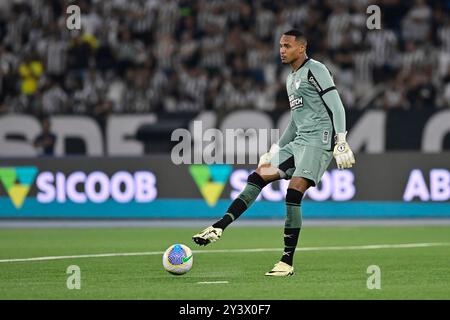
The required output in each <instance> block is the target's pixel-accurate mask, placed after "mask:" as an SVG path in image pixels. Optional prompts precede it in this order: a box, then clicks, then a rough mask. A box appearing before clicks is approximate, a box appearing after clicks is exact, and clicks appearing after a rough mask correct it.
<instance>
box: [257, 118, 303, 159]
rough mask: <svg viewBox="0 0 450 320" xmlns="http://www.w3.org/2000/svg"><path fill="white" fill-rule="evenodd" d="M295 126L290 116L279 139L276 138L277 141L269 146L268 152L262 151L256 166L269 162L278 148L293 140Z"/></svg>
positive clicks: (295, 130)
mask: <svg viewBox="0 0 450 320" xmlns="http://www.w3.org/2000/svg"><path fill="white" fill-rule="evenodd" d="M296 132H297V128H296V126H295V123H294V120H293V119H292V117H291V120H290V121H289V124H288V126H287V127H286V129H285V130H284V132H283V135H282V136H281V138H280V140H278V142H277V143H274V144H273V145H272V146H271V147H270V150H269V152H267V153H264V154H263V155H262V156H261V158H259V163H258V167H260V166H262V165H264V164H268V163H270V160H271V159H272V157H273V156H274V155H275V153H277V152H278V151H279V150H280V148H283V147H284V146H285V145H287V144H288V143H289V142H291V141H292V140H294V138H295V136H296Z"/></svg>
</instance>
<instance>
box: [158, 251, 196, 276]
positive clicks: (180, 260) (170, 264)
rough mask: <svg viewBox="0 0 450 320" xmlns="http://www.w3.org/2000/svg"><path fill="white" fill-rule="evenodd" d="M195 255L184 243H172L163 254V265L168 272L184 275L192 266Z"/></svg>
mask: <svg viewBox="0 0 450 320" xmlns="http://www.w3.org/2000/svg"><path fill="white" fill-rule="evenodd" d="M193 262H194V257H193V255H192V251H191V249H190V248H189V247H188V246H185V245H184V244H174V245H171V246H170V247H169V248H168V249H167V250H166V251H165V252H164V254H163V266H164V269H166V271H167V272H169V273H171V274H174V275H182V274H185V273H187V272H188V271H189V270H191V268H192V263H193Z"/></svg>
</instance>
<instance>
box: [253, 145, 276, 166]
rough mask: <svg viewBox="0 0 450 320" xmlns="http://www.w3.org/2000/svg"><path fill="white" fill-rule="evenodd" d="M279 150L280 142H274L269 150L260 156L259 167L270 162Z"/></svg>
mask: <svg viewBox="0 0 450 320" xmlns="http://www.w3.org/2000/svg"><path fill="white" fill-rule="evenodd" d="M278 151H280V147H279V146H278V144H276V143H274V144H273V145H272V146H271V147H270V150H269V152H267V153H264V154H263V155H262V156H261V157H260V158H259V163H258V167H260V166H262V165H263V164H268V163H270V160H271V159H272V157H273V156H274V155H275V154H276V153H277V152H278Z"/></svg>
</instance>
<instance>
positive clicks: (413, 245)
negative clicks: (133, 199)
mask: <svg viewBox="0 0 450 320" xmlns="http://www.w3.org/2000/svg"><path fill="white" fill-rule="evenodd" d="M437 246H450V243H449V242H430V243H404V244H373V245H363V246H333V247H299V248H297V250H296V251H334V250H372V249H405V248H422V247H437ZM282 250H283V248H254V249H218V250H193V251H192V252H193V253H195V254H200V253H247V252H280V251H282ZM163 253H164V251H147V252H124V253H100V254H82V255H73V256H50V257H34V258H19V259H3V260H0V263H6V262H28V261H49V260H63V259H79V258H80V259H81V258H106V257H126V256H152V255H162V254H163Z"/></svg>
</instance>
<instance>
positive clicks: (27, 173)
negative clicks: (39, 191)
mask: <svg viewBox="0 0 450 320" xmlns="http://www.w3.org/2000/svg"><path fill="white" fill-rule="evenodd" d="M37 172H38V170H37V168H36V167H0V181H1V182H2V184H3V187H4V188H5V190H6V192H7V193H8V195H9V198H10V199H11V201H12V203H13V204H14V207H16V209H20V208H21V207H22V205H23V203H24V201H25V198H26V196H27V194H28V192H29V191H30V188H31V185H32V184H33V181H34V178H35V177H36V174H37Z"/></svg>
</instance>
